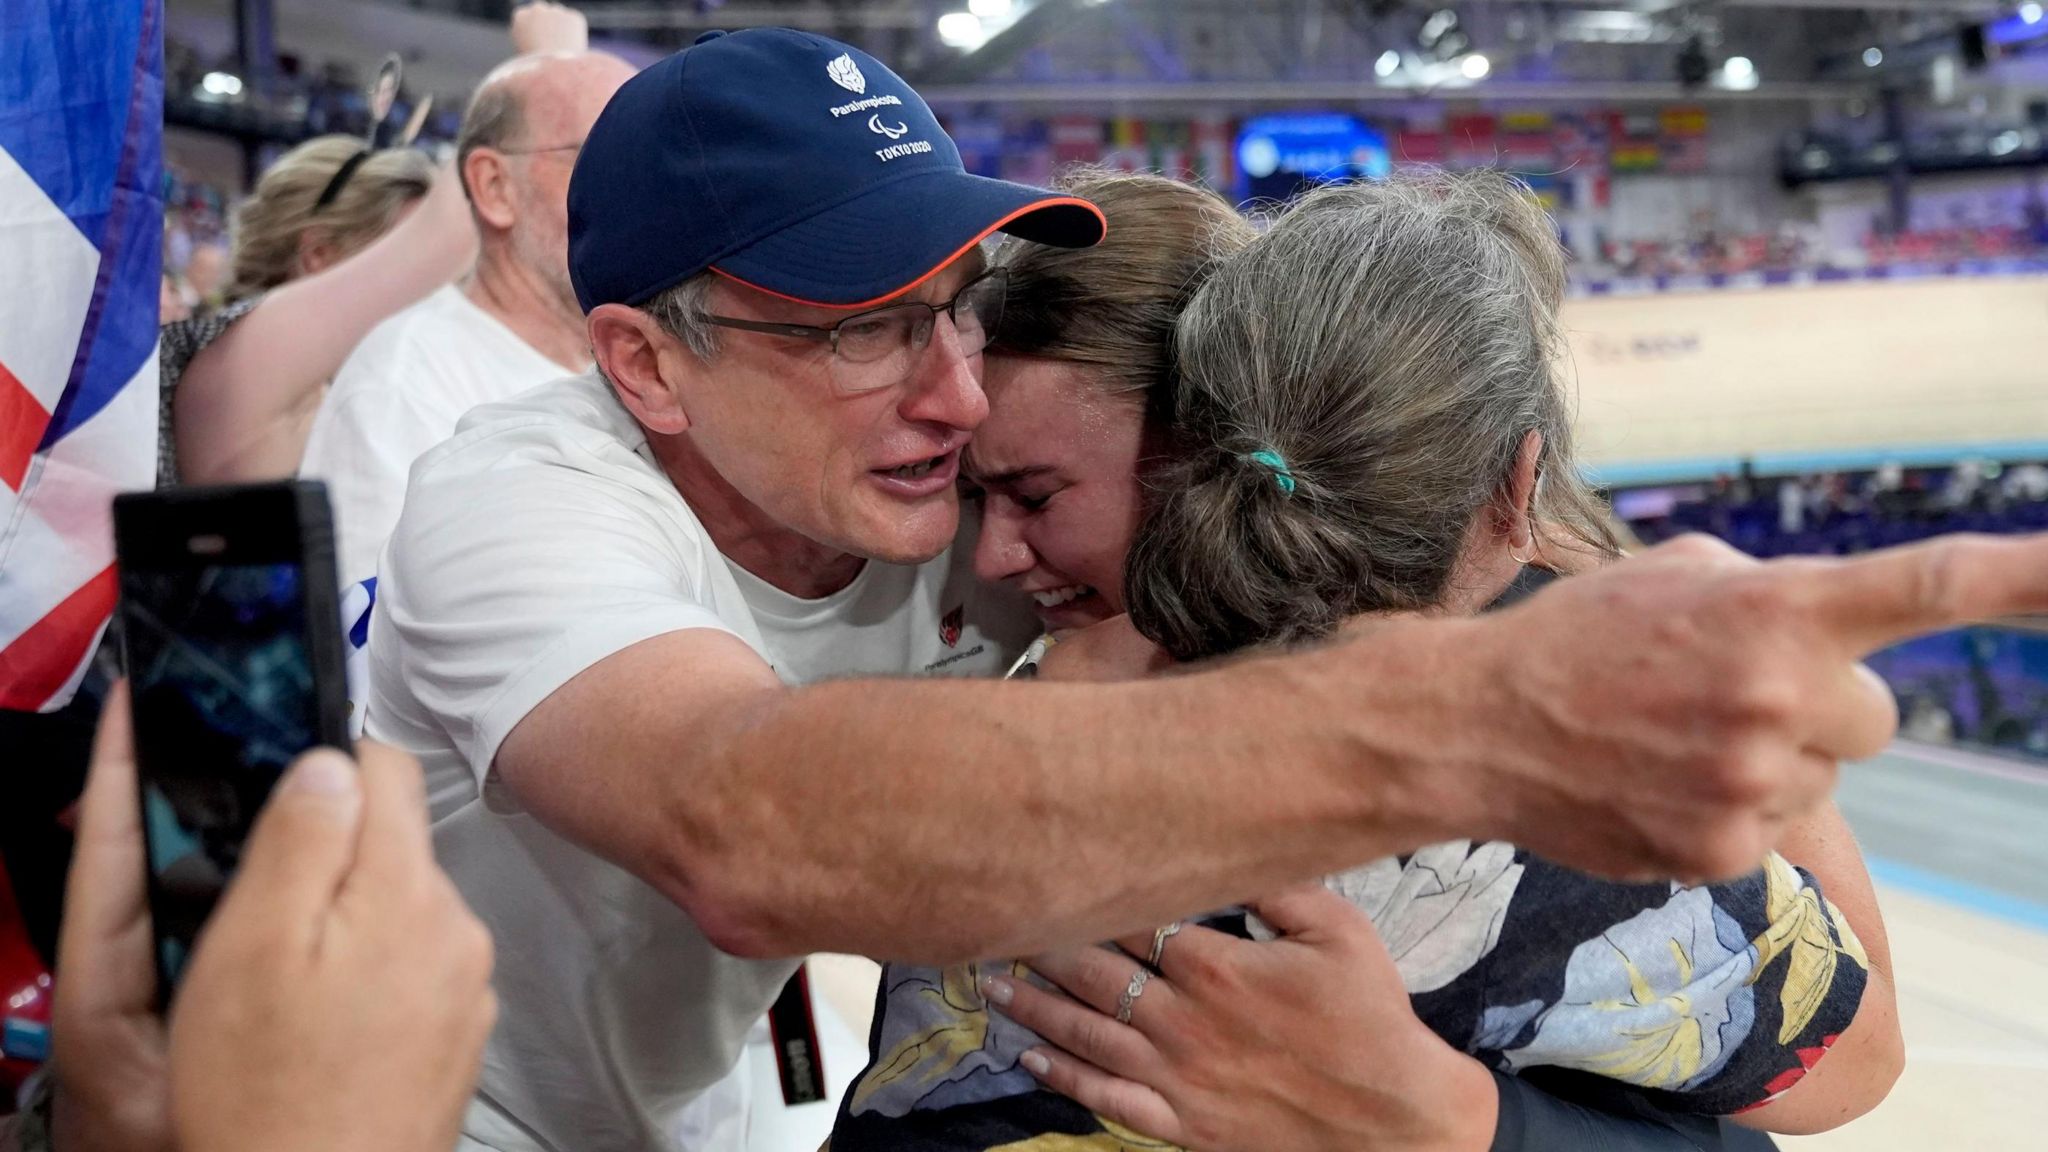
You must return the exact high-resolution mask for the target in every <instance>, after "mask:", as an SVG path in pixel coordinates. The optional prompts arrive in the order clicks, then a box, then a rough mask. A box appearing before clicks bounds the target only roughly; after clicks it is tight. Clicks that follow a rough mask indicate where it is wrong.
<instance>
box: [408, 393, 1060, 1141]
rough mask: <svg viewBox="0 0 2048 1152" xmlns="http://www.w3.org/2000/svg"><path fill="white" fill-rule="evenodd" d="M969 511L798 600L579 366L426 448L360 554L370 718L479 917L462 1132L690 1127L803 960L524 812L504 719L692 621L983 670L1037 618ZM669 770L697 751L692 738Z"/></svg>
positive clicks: (805, 676) (774, 651) (845, 786)
mask: <svg viewBox="0 0 2048 1152" xmlns="http://www.w3.org/2000/svg"><path fill="white" fill-rule="evenodd" d="M974 530H975V528H974V525H973V523H971V522H968V521H965V520H964V519H963V524H962V540H963V541H965V542H966V543H965V545H964V546H963V545H961V544H956V545H955V546H954V547H953V548H952V549H951V550H950V551H949V552H947V553H946V554H945V555H942V556H940V557H939V558H937V559H935V560H933V561H931V562H929V563H926V564H923V565H920V566H916V567H906V566H900V565H890V564H882V563H879V562H873V561H871V562H869V563H868V564H867V566H866V567H865V568H864V569H863V570H862V572H861V574H860V575H859V576H858V577H857V578H856V579H855V580H854V582H853V583H852V584H850V585H849V586H847V587H846V588H845V589H843V590H841V591H839V592H837V593H835V594H833V595H831V596H828V597H825V598H823V599H820V600H810V601H806V600H798V599H797V598H795V597H793V596H790V595H788V594H787V593H785V592H781V591H779V590H777V589H775V588H773V587H771V586H769V585H767V584H766V583H764V582H762V581H760V580H758V579H756V578H754V577H752V576H750V575H747V574H746V573H744V572H742V571H740V570H739V569H738V568H736V567H735V566H733V565H731V564H729V563H728V562H727V561H726V559H725V557H724V556H722V555H721V554H720V553H719V551H718V549H717V546H716V545H715V544H713V542H712V540H711V537H710V535H709V533H707V532H706V530H705V529H704V527H703V525H702V524H700V523H699V522H698V520H697V517H696V515H695V514H694V513H693V512H692V511H691V510H690V507H689V505H687V504H686V503H684V501H683V498H682V496H681V495H680V494H679V493H677V491H676V489H675V486H674V485H673V484H672V483H671V482H670V481H669V478H668V476H667V475H666V474H665V473H663V472H662V470H661V468H660V467H659V466H657V465H656V464H655V462H654V460H653V458H652V455H651V453H650V451H649V449H648V447H647V443H646V440H645V437H644V436H643V435H642V433H641V430H640V428H639V426H638V425H637V424H635V423H634V421H633V419H632V417H631V416H630V415H628V414H627V412H626V411H625V409H624V408H623V407H622V406H621V405H620V404H619V402H618V400H617V399H616V397H614V396H613V394H612V392H611V389H610V387H609V386H608V385H606V384H605V383H604V381H603V380H602V379H600V378H598V377H597V376H596V375H595V374H592V375H589V376H584V377H576V378H571V379H565V380H558V381H555V382H553V383H549V384H546V385H543V386H541V387H538V388H535V389H533V390H532V391H529V392H527V393H525V394H523V395H521V396H518V397H516V398H514V399H512V400H508V401H504V402H500V403H496V404H492V405H489V406H487V407H483V408H479V409H477V410H476V411H473V412H471V413H469V415H467V416H466V417H464V418H463V420H462V421H461V426H460V428H459V430H458V431H457V433H456V435H455V436H454V438H453V439H450V440H448V441H446V442H444V443H442V444H441V445H440V446H438V447H437V448H435V449H433V450H432V451H430V452H429V453H428V454H427V455H426V456H424V457H423V458H421V460H420V461H419V463H418V464H417V465H416V466H415V467H414V468H413V470H412V483H411V486H410V488H409V490H408V491H407V493H406V497H405V509H404V513H403V515H401V516H400V517H399V520H398V526H397V529H396V531H395V532H394V533H393V534H392V538H391V542H390V546H389V547H388V548H387V549H386V550H385V553H384V561H385V564H384V569H383V571H382V573H381V574H380V576H379V580H378V596H377V610H376V611H375V612H374V613H373V614H372V617H371V623H370V639H369V645H368V648H369V661H370V684H369V704H368V728H367V731H368V734H369V735H370V736H372V737H374V738H376V739H379V740H383V741H386V742H388V743H392V744H396V745H398V746H400V747H402V748H405V749H407V750H409V751H411V752H412V753H413V754H415V755H417V756H418V757H419V758H420V760H421V762H422V764H423V765H424V766H425V769H426V776H427V791H428V803H429V807H430V809H431V812H432V815H433V817H434V847H435V851H436V855H437V856H438V857H439V858H440V861H441V864H442V866H443V867H444V868H446V869H447V870H448V872H449V874H450V875H451V876H452V877H453V878H454V880H455V883H456V885H457V886H458V887H459V888H460V889H461V890H462V894H463V896H464V897H465V898H466V899H467V900H468V901H469V904H470V907H472V908H474V909H475V910H476V913H477V915H478V916H480V917H482V918H483V920H484V922H485V923H486V924H488V925H489V926H490V929H491V933H492V936H493V937H494V938H495V940H496V943H497V970H496V975H495V978H494V979H495V982H496V985H497V991H498V1005H499V1016H498V1026H497V1029H496V1031H495V1032H494V1033H493V1034H492V1036H491V1042H490V1047H489V1049H488V1050H487V1052H486V1055H485V1058H484V1071H483V1078H482V1082H481V1084H480V1086H479V1098H478V1100H479V1108H480V1109H484V1110H487V1111H488V1112H492V1113H495V1114H496V1118H495V1119H493V1118H492V1117H490V1116H479V1114H478V1112H477V1111H475V1110H473V1111H472V1114H471V1117H470V1121H469V1131H470V1136H471V1138H472V1139H477V1140H480V1141H482V1142H483V1143H484V1144H486V1145H488V1146H491V1147H508V1146H509V1145H507V1144H504V1143H492V1141H491V1138H490V1137H491V1133H492V1131H494V1130H495V1131H524V1132H527V1133H531V1134H532V1135H533V1136H534V1137H536V1138H537V1140H536V1141H535V1146H539V1147H552V1148H556V1149H575V1150H576V1152H666V1150H669V1149H675V1148H678V1147H681V1146H683V1145H684V1144H685V1143H686V1142H688V1141H689V1139H690V1138H689V1137H688V1136H687V1135H686V1134H684V1133H682V1132H679V1131H678V1129H679V1128H682V1127H694V1126H695V1125H687V1124H685V1121H686V1120H689V1119H691V1117H690V1115H689V1114H690V1113H691V1112H692V1111H693V1108H692V1105H693V1103H699V1104H701V1097H702V1094H703V1093H704V1092H706V1090H707V1089H709V1088H711V1086H712V1085H714V1084H715V1083H717V1082H718V1081H719V1079H720V1078H721V1077H723V1076H725V1075H726V1074H727V1072H728V1071H730V1070H731V1069H732V1068H733V1066H734V1062H735V1060H736V1059H737V1057H738V1055H739V1053H740V1051H741V1045H742V1042H743V1041H744V1039H745V1037H746V1035H747V1030H748V1028H749V1027H750V1026H752V1025H753V1023H754V1021H755V1020H756V1019H758V1018H759V1017H760V1015H761V1013H762V1012H763V1011H764V1010H766V1008H767V1007H768V1005H769V1004H770V1003H771V1002H772V1001H773V1000H774V998H775V995H776V993H777V992H778V991H779V990H780V989H781V987H782V984H783V981H784V980H785V979H787V978H788V976H789V974H790V973H791V972H792V971H793V970H794V969H795V967H796V961H795V960H777V961H757V960H743V959H739V958H736V957H733V956H728V955H726V954H724V953H722V952H720V951H718V950H717V949H716V948H714V947H712V946H711V944H710V942H709V941H707V940H706V939H705V938H704V936H703V934H702V933H701V932H699V931H698V929H697V926H696V924H695V922H693V921H692V920H691V919H690V917H689V916H688V915H687V914H686V913H684V912H683V910H682V909H680V908H678V907H677V906H676V905H675V904H673V903H671V902H670V901H669V900H668V899H667V898H666V897H664V896H663V895H662V894H661V893H659V892H657V891H656V890H655V889H653V888H652V887H650V886H648V885H647V884H645V883H643V882H641V881H640V880H639V879H637V878H636V877H634V876H632V875H631V874H629V873H627V872H625V871H624V870H622V869H620V868H617V867H615V866H613V865H612V864H610V863H608V862H607V861H605V860H603V859H600V858H599V857H597V856H595V855H592V854H591V853H589V852H587V851H585V850H583V849H582V848H579V847H577V846H576V845H574V844H571V843H570V842H569V841H567V840H565V839H563V838H561V837H559V836H557V835H555V834H554V833H553V832H551V831H550V830H548V829H547V828H546V827H544V826H543V825H542V824H541V823H540V822H539V821H537V820H535V819H534V818H533V817H531V816H529V815H527V814H526V813H525V812H523V811H522V810H521V809H520V807H519V806H518V804H517V802H516V801H515V800H514V799H513V798H512V797H511V796H510V795H508V794H507V793H506V791H505V790H504V789H503V788H501V787H499V786H498V784H497V782H496V778H495V777H494V776H493V775H492V761H493V760H494V758H495V757H496V756H497V752H498V748H499V745H500V744H501V743H502V742H503V741H504V740H505V738H506V736H507V735H509V734H510V733H511V731H512V729H513V727H514V726H515V725H517V724H518V723H519V722H520V720H522V719H523V718H525V716H526V715H527V713H528V712H530V711H531V710H532V709H533V708H534V707H535V706H536V705H538V704H539V703H540V702H541V701H542V700H545V699H546V698H547V697H548V696H549V695H550V694H552V693H553V692H554V691H555V690H556V689H557V688H559V687H561V686H562V685H563V684H564V683H566V682H568V681H569V680H570V679H571V678H572V677H574V676H576V675H577V674H578V673H580V672H582V671H583V670H584V669H586V668H588V667H590V666H591V665H593V664H595V663H597V662H598V661H600V660H603V659H604V658H605V657H607V656H609V655H611V654H613V653H615V652H619V651H621V650H623V649H625V648H628V647H630V646H632V645H634V644H637V643H639V642H640V641H642V640H646V639H649V638H652V637H655V636H659V635H663V634H665V633H669V632H675V631H679V630H682V629H688V628H704V629H712V630H716V631H721V632H726V633H730V634H731V635H734V636H736V637H738V638H739V639H740V640H742V641H744V642H745V643H746V644H747V645H748V646H750V647H751V648H752V649H753V650H754V651H755V652H757V653H759V654H760V655H761V657H762V659H764V660H766V661H767V662H768V663H769V664H771V665H773V666H774V668H775V670H776V673H777V674H778V675H779V676H780V677H781V678H782V679H783V681H784V682H786V683H789V684H806V683H811V682H815V681H819V680H824V679H827V678H835V677H845V676H858V675H880V676H905V675H913V676H914V675H947V676H995V675H999V674H1000V673H1001V672H1002V670H1003V668H1004V667H1005V666H1006V665H1007V663H1008V661H1009V660H1010V659H1011V658H1012V657H1014V656H1015V654H1016V653H1017V652H1019V651H1021V650H1022V649H1023V647H1024V646H1025V645H1026V644H1027V643H1029V642H1030V640H1031V639H1032V638H1033V637H1034V636H1035V635H1036V634H1037V632H1038V626H1037V621H1036V620H1035V619H1034V618H1033V616H1032V614H1031V611H1030V605H1029V604H1028V603H1026V602H1024V601H1022V600H1020V599H1017V598H1014V597H1012V596H1010V595H1008V594H1006V593H1004V592H1002V591H1001V590H999V589H996V588H991V587H989V586H986V585H983V584H981V583H980V582H978V581H976V580H975V579H974V577H973V573H972V571H971V555H972V552H973V547H972V539H973V536H972V533H973V532H974ZM584 767H586V766H583V765H576V764H563V765H559V766H557V768H556V770H558V771H578V770H581V769H582V768H584ZM669 770H671V771H674V772H676V773H679V774H684V775H687V774H688V773H689V772H690V770H691V760H690V750H689V748H688V747H687V746H680V747H678V748H677V749H676V750H675V756H674V759H673V761H672V763H671V764H670V765H669ZM841 770H842V769H841V767H840V766H839V765H838V764H836V763H835V762H834V760H833V758H832V755H831V750H830V749H828V748H823V747H821V748H819V749H818V751H817V762H816V763H815V765H813V773H814V776H815V780H816V787H817V788H818V789H819V791H820V792H821V793H824V794H829V795H834V796H844V795H848V794H858V793H859V792H860V789H859V788H857V787H852V786H851V785H850V782H848V781H844V780H841V779H838V778H837V777H838V774H839V773H840V772H841ZM963 819H965V817H963ZM971 823H972V821H971V820H968V821H967V822H966V823H963V825H962V834H963V835H971V834H972V829H971ZM764 866H766V865H765V863H764ZM728 1107H730V1106H728ZM694 1120H695V1121H696V1123H697V1124H704V1123H711V1124H713V1125H714V1126H716V1123H715V1118H713V1117H706V1116H701V1115H699V1116H696V1117H694ZM500 1139H501V1140H502V1137H500ZM523 1146H524V1145H521V1147H523Z"/></svg>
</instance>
